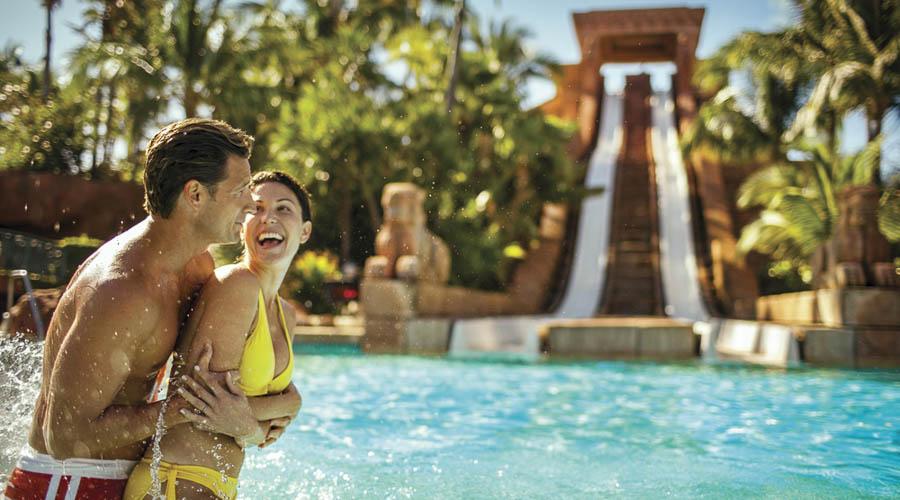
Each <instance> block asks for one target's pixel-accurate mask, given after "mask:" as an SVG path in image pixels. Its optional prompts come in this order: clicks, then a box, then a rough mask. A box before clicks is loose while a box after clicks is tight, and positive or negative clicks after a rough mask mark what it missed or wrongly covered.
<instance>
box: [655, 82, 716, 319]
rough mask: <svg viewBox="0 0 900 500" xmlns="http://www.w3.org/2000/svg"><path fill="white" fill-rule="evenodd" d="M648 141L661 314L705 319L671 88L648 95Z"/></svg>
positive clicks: (705, 313)
mask: <svg viewBox="0 0 900 500" xmlns="http://www.w3.org/2000/svg"><path fill="white" fill-rule="evenodd" d="M650 102H651V104H650V106H651V110H652V128H651V130H650V142H651V147H652V150H653V159H654V161H655V163H656V185H657V197H658V200H659V253H660V259H659V261H660V266H659V267H660V272H661V274H662V285H663V293H664V295H665V298H666V306H665V311H666V315H667V316H670V317H673V318H679V319H686V320H690V321H706V320H708V319H709V317H710V315H709V312H708V311H707V309H706V305H705V304H704V302H703V297H702V294H701V291H700V282H699V280H698V278H697V259H696V256H695V254H694V238H693V231H692V225H691V205H690V191H689V189H688V180H687V172H686V171H685V167H684V160H683V158H682V156H681V149H680V148H679V146H678V129H677V128H676V127H675V113H674V110H675V104H674V102H673V101H672V96H671V93H670V92H668V91H666V92H655V93H654V94H653V96H652V97H651V101H650Z"/></svg>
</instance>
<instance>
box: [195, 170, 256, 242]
mask: <svg viewBox="0 0 900 500" xmlns="http://www.w3.org/2000/svg"><path fill="white" fill-rule="evenodd" d="M225 170H226V172H227V173H226V176H225V179H223V180H222V181H221V182H219V183H218V184H217V185H216V194H215V196H211V197H210V200H209V204H208V206H207V209H206V210H204V217H203V219H204V220H205V225H207V229H208V230H209V231H210V233H211V234H210V236H211V237H212V239H213V243H234V242H236V241H238V240H239V239H240V234H241V223H242V222H243V220H244V213H245V212H246V211H248V210H250V209H251V207H252V206H253V199H252V198H251V197H250V162H249V161H248V160H247V159H246V158H240V157H238V156H229V157H228V160H226V162H225Z"/></svg>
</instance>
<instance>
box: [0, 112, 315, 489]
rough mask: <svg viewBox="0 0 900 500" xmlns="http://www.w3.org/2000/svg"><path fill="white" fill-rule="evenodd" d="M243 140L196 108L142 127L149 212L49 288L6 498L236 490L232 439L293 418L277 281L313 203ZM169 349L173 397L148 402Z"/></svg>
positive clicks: (247, 438) (238, 457) (237, 456)
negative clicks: (26, 423) (151, 128)
mask: <svg viewBox="0 0 900 500" xmlns="http://www.w3.org/2000/svg"><path fill="white" fill-rule="evenodd" d="M252 146H253V138H252V137H250V136H248V135H247V134H246V133H244V132H243V131H240V130H237V129H235V128H232V127H231V126H229V125H227V124H225V123H223V122H220V121H215V120H206V119H187V120H182V121H180V122H176V123H173V124H171V125H169V126H167V127H166V128H164V129H163V130H161V131H160V132H159V133H157V134H156V135H155V136H154V137H153V139H151V141H150V143H149V145H148V148H147V162H146V166H145V170H144V190H145V204H144V205H145V209H146V210H147V212H148V214H149V215H148V217H147V218H145V219H144V220H143V221H141V222H140V223H138V224H137V225H135V226H134V227H132V228H131V229H129V230H128V231H126V232H124V233H122V234H120V235H119V236H117V237H115V238H113V239H112V240H110V241H109V242H107V243H106V244H104V245H103V246H102V247H100V248H99V249H98V250H97V251H96V252H95V253H94V254H93V255H91V256H90V257H89V258H88V259H87V261H85V262H84V264H82V266H81V267H80V268H79V269H78V271H77V272H76V273H75V275H74V276H73V277H72V279H71V281H70V282H69V285H68V287H67V289H66V291H65V292H64V293H63V295H62V297H61V298H60V301H59V306H58V308H57V309H56V312H55V313H54V315H53V318H52V320H51V321H50V325H49V327H48V331H47V337H46V341H45V343H44V358H43V372H42V376H43V378H42V384H41V388H40V393H39V396H38V399H37V402H36V405H35V412H34V417H33V420H32V425H31V431H30V434H29V437H28V444H27V445H26V447H25V448H24V449H23V451H22V455H21V456H20V457H19V461H18V463H17V466H16V468H15V469H14V470H13V471H12V473H11V475H10V477H9V480H8V483H7V485H6V489H5V497H6V498H9V499H15V500H18V499H38V498H39V499H43V498H50V499H53V498H66V499H70V498H76V499H95V498H103V499H107V498H122V497H124V498H128V499H132V498H145V497H146V498H151V497H153V496H155V495H158V494H162V495H164V496H165V498H167V499H170V498H234V497H235V496H236V494H237V477H238V473H239V472H240V469H241V465H242V462H243V459H244V448H246V447H249V446H266V445H268V444H271V443H272V442H274V441H275V440H276V439H278V438H279V437H280V436H281V434H282V433H283V432H284V429H285V428H286V426H287V425H288V423H289V422H290V421H291V419H293V418H294V417H295V416H296V414H297V412H298V411H299V409H300V405H301V398H300V394H299V393H298V391H297V389H296V388H295V387H294V385H293V384H292V383H291V375H292V373H293V367H294V358H293V351H292V349H291V344H292V342H291V341H292V333H291V327H292V326H293V325H294V324H295V323H296V321H295V319H294V313H293V309H292V308H291V307H290V306H286V304H284V301H283V300H282V299H281V298H280V297H279V296H278V289H279V287H280V286H281V283H282V281H283V279H284V276H285V274H286V273H287V271H288V269H289V267H290V264H291V261H292V259H293V257H294V256H295V254H296V253H297V251H298V249H299V247H300V245H302V244H303V243H305V242H306V241H307V240H308V239H309V236H310V233H311V231H312V223H311V221H310V200H309V195H308V193H307V192H306V190H305V189H304V188H303V186H301V185H300V184H299V183H298V182H297V181H296V180H294V179H293V178H292V177H290V176H288V175H287V174H284V173H280V172H260V173H257V174H255V175H253V176H251V173H250V163H249V158H250V151H251V148H252ZM238 238H240V239H241V241H242V242H243V254H242V257H241V258H240V260H239V261H238V262H237V263H235V264H230V265H226V266H223V267H220V268H214V264H213V261H212V258H211V256H210V255H209V253H208V251H207V247H208V246H209V245H211V244H215V243H228V242H235V241H237V240H238ZM172 352H176V359H178V360H180V361H179V362H177V363H175V365H176V368H175V372H174V378H173V384H172V385H171V386H170V390H169V397H168V398H167V399H166V400H165V401H159V402H150V403H148V401H152V397H150V396H148V394H150V393H151V392H153V391H152V390H151V387H152V385H153V381H154V379H155V377H156V375H157V373H158V372H159V371H160V369H161V368H162V367H164V365H165V364H166V361H167V360H168V359H169V356H170V354H171V353H172ZM151 396H152V395H151ZM158 426H162V427H163V429H164V433H163V434H162V437H161V439H159V441H158V443H155V444H156V445H158V447H159V450H160V451H161V455H162V460H161V462H160V464H159V468H158V471H155V472H154V473H156V472H158V480H159V483H160V486H161V488H160V489H161V491H160V492H157V491H151V490H153V489H154V488H153V487H152V485H151V483H152V479H151V478H152V475H153V473H151V461H150V455H151V452H150V450H151V448H152V447H151V446H149V444H150V441H151V440H152V439H153V436H154V435H155V434H156V431H157V427H158Z"/></svg>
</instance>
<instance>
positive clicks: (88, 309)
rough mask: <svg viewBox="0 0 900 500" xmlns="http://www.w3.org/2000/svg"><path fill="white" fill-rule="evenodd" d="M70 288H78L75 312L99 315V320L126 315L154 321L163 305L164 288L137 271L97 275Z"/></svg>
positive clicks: (136, 318) (111, 319)
mask: <svg viewBox="0 0 900 500" xmlns="http://www.w3.org/2000/svg"><path fill="white" fill-rule="evenodd" d="M72 291H73V292H80V293H79V296H78V298H77V300H78V302H79V307H78V310H79V315H84V314H90V315H94V316H96V315H100V319H101V320H103V321H114V320H116V319H119V318H128V317H132V318H134V319H135V320H136V321H140V322H141V323H145V322H147V321H155V320H156V319H158V318H159V316H160V314H161V313H162V312H163V311H164V310H166V307H167V304H166V303H165V301H164V292H163V291H162V290H161V289H160V288H159V287H157V286H154V285H153V283H152V282H150V281H149V280H148V279H147V277H145V276H141V275H138V274H137V273H136V274H134V275H127V274H121V273H116V274H112V275H107V276H103V277H98V278H97V279H94V280H90V282H86V283H78V284H76V287H75V288H74V289H73V290H72Z"/></svg>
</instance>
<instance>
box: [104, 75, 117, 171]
mask: <svg viewBox="0 0 900 500" xmlns="http://www.w3.org/2000/svg"><path fill="white" fill-rule="evenodd" d="M115 103H116V79H115V78H113V79H112V80H111V81H110V82H109V101H108V102H107V103H106V137H104V138H103V161H102V162H100V166H101V167H102V168H103V173H104V174H105V173H106V172H108V171H109V167H110V164H111V163H112V149H113V146H114V144H115V136H114V135H113V120H114V118H115V113H116V107H115Z"/></svg>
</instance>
